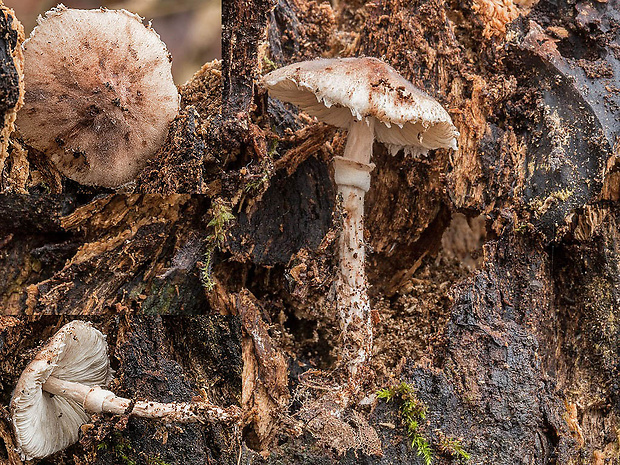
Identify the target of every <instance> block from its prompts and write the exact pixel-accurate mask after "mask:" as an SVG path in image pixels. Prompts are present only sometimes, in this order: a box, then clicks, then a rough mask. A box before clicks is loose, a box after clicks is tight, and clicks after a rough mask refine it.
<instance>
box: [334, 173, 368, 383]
mask: <svg viewBox="0 0 620 465" xmlns="http://www.w3.org/2000/svg"><path fill="white" fill-rule="evenodd" d="M338 192H339V193H340V194H341V195H342V199H343V206H344V210H345V218H344V225H343V228H342V232H341V233H340V240H339V244H338V245H339V255H340V273H339V277H338V284H337V286H338V287H337V289H338V301H337V306H338V312H339V314H340V319H341V325H342V333H343V339H344V356H345V359H346V361H347V363H348V369H349V372H350V374H351V375H352V376H355V374H356V373H357V367H358V366H359V365H360V364H362V363H364V362H365V361H366V360H367V359H368V357H369V356H370V351H371V349H372V322H371V320H370V304H369V302H368V291H367V289H368V283H367V282H366V272H365V270H364V258H365V250H364V225H363V211H364V194H365V192H364V190H362V189H359V188H357V187H354V186H347V185H342V186H338Z"/></svg>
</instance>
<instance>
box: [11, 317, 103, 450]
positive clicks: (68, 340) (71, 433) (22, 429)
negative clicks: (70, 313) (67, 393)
mask: <svg viewBox="0 0 620 465" xmlns="http://www.w3.org/2000/svg"><path fill="white" fill-rule="evenodd" d="M112 374H113V373H112V369H111V368H110V362H109V360H108V354H107V344H106V340H105V336H104V335H103V334H102V333H101V332H100V331H98V330H97V329H95V328H93V327H92V326H91V325H90V323H86V322H83V321H79V320H76V321H72V322H71V323H67V324H66V325H64V326H63V327H62V328H61V329H60V331H58V332H57V333H56V334H55V335H54V336H53V337H52V338H51V339H50V340H49V341H48V342H47V343H46V344H45V346H43V348H42V349H41V351H40V352H39V353H38V354H37V356H36V357H35V358H34V360H33V361H32V362H30V364H28V366H27V367H26V369H25V370H24V372H23V373H22V375H21V376H20V378H19V381H18V382H17V386H16V387H15V391H14V392H13V398H12V399H11V417H12V418H13V427H14V428H15V437H16V438H17V445H18V447H19V448H20V450H21V454H22V456H23V457H24V458H26V459H28V460H29V459H32V458H40V457H46V456H48V455H50V454H53V453H54V452H57V451H59V450H62V449H64V448H65V447H67V446H69V445H71V444H73V443H75V442H76V441H77V440H78V436H79V429H80V426H81V425H82V424H84V423H86V422H87V421H88V420H89V418H90V416H89V415H88V414H87V413H86V412H85V411H84V407H83V406H82V405H79V404H78V403H76V402H74V401H72V400H69V399H66V398H63V397H61V396H54V395H51V394H49V393H47V392H45V391H43V390H42V389H41V385H42V384H44V383H45V381H47V379H48V378H49V377H50V376H52V375H53V376H54V377H56V378H59V379H61V380H65V381H73V382H76V383H82V384H85V385H87V386H104V385H106V384H107V383H108V382H109V381H110V379H111V378H112Z"/></svg>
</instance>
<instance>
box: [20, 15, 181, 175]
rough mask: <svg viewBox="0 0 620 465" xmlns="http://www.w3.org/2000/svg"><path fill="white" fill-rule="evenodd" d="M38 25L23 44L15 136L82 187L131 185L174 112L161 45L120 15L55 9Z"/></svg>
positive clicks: (137, 22) (134, 18)
mask: <svg viewBox="0 0 620 465" xmlns="http://www.w3.org/2000/svg"><path fill="white" fill-rule="evenodd" d="M38 22H39V24H38V26H37V27H36V28H35V29H34V30H33V31H32V34H31V36H30V38H29V39H28V40H27V41H26V42H25V43H24V53H25V70H24V74H25V85H26V94H25V105H24V108H23V109H22V110H21V111H20V112H19V113H18V117H17V125H18V128H19V129H20V131H21V133H22V135H23V136H24V137H25V138H26V140H27V141H28V143H29V144H30V145H31V146H32V147H34V148H36V149H37V150H40V151H43V152H45V153H46V154H48V155H49V156H50V157H51V159H52V160H53V161H54V163H55V164H56V165H57V167H58V169H59V170H60V171H61V172H62V173H63V174H65V175H66V176H68V177H69V178H71V179H73V180H75V181H77V182H79V183H81V184H88V185H99V186H106V187H115V186H118V185H120V184H123V183H125V182H128V181H130V180H132V179H133V178H134V177H135V176H136V175H137V174H138V172H139V171H140V170H141V169H142V168H143V167H144V166H145V164H146V162H147V160H148V159H149V157H151V156H152V155H153V154H154V153H155V152H156V151H157V149H158V148H159V147H160V146H161V145H162V143H163V142H164V139H165V137H166V134H167V130H168V125H169V124H170V122H171V121H172V120H173V119H174V117H175V116H176V114H177V112H178V109H179V95H178V92H177V89H176V86H175V85H174V82H173V80H172V72H171V59H170V54H169V53H168V51H167V50H166V46H165V44H164V43H163V42H162V41H161V40H160V38H159V36H158V35H157V33H156V32H155V31H153V29H151V28H150V26H149V27H145V26H144V25H143V24H142V18H140V17H139V16H138V15H135V14H133V13H130V12H128V11H126V10H107V9H104V8H101V9H98V10H76V9H68V8H66V7H65V6H63V5H59V6H58V7H56V8H53V9H52V10H50V11H49V12H48V13H47V15H46V17H45V18H41V17H39V20H38Z"/></svg>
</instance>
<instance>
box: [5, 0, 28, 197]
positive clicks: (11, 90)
mask: <svg viewBox="0 0 620 465" xmlns="http://www.w3.org/2000/svg"><path fill="white" fill-rule="evenodd" d="M0 32H1V37H2V38H1V39H0V76H2V79H0V114H2V129H1V130H0V191H2V190H4V189H5V187H4V186H5V184H4V183H5V182H7V179H6V178H7V177H8V178H9V179H13V178H15V177H18V176H19V174H18V173H8V174H7V175H5V174H4V169H5V165H6V161H7V158H9V157H10V156H11V154H10V152H11V150H10V149H9V147H10V145H11V140H10V136H11V133H12V132H13V129H14V128H15V125H14V123H15V118H16V116H17V112H18V111H19V109H20V108H21V107H22V105H23V103H24V55H23V53H22V48H21V45H22V43H23V42H24V28H23V26H22V24H21V23H20V22H19V20H18V19H17V18H16V16H15V12H14V11H13V10H12V9H10V8H7V7H6V6H4V4H3V3H2V2H1V1H0ZM14 150H15V149H14ZM20 155H21V152H20V151H19V149H17V153H16V154H15V156H16V157H18V158H19V156H20ZM13 164H15V161H14V162H13ZM16 164H17V165H18V166H19V165H20V163H19V161H18V162H17V163H16Z"/></svg>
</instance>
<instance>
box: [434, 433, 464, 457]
mask: <svg viewBox="0 0 620 465" xmlns="http://www.w3.org/2000/svg"><path fill="white" fill-rule="evenodd" d="M437 438H438V443H439V446H438V447H439V450H440V451H442V452H443V453H444V454H446V455H449V456H451V457H453V458H455V459H457V460H461V461H463V462H467V461H468V460H469V459H470V458H471V454H469V453H468V452H467V451H466V450H465V449H463V446H462V444H461V440H460V439H456V438H453V437H450V436H446V435H445V434H443V433H442V432H441V431H437Z"/></svg>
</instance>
